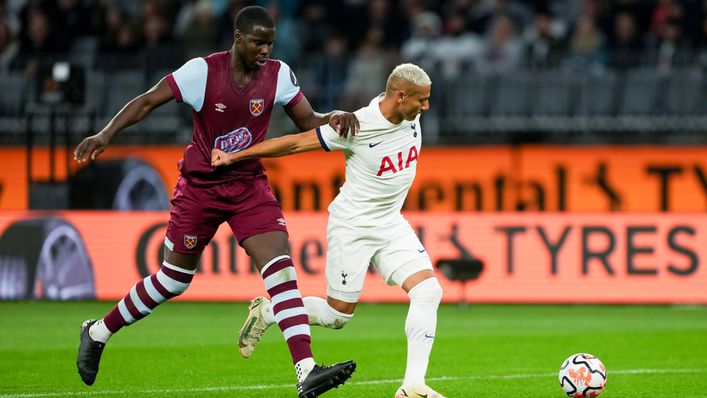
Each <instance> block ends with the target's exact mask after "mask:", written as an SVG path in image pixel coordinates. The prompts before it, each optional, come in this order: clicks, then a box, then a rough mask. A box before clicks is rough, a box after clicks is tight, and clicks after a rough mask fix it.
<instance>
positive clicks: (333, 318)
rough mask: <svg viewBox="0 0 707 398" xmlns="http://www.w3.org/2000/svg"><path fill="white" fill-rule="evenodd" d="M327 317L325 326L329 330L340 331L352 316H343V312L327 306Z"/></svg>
mask: <svg viewBox="0 0 707 398" xmlns="http://www.w3.org/2000/svg"><path fill="white" fill-rule="evenodd" d="M327 311H328V313H329V314H328V315H329V316H328V317H327V320H326V324H325V325H324V326H326V327H327V328H329V329H341V328H343V327H344V326H346V324H347V323H349V321H350V320H351V318H353V314H345V313H343V312H340V311H337V310H336V309H334V308H332V307H331V306H330V305H327Z"/></svg>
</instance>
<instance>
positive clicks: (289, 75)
mask: <svg viewBox="0 0 707 398" xmlns="http://www.w3.org/2000/svg"><path fill="white" fill-rule="evenodd" d="M278 62H280V70H279V71H278V72H277V88H276V89H275V104H279V105H285V106H288V107H292V106H295V105H297V103H298V102H300V100H301V99H302V98H303V97H304V94H302V92H301V91H300V89H299V83H298V82H297V77H295V74H294V72H292V69H290V66H289V65H287V64H286V63H284V62H282V61H278Z"/></svg>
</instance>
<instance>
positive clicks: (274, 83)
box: [167, 51, 303, 186]
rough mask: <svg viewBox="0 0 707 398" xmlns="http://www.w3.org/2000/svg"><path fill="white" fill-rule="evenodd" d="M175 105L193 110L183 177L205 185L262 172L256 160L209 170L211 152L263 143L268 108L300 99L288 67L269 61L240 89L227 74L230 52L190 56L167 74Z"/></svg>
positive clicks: (240, 148) (229, 66)
mask: <svg viewBox="0 0 707 398" xmlns="http://www.w3.org/2000/svg"><path fill="white" fill-rule="evenodd" d="M167 82H168V83H169V86H170V88H171V89H172V92H173V93H174V96H175V98H176V99H177V102H184V103H186V104H189V105H190V106H191V107H192V108H193V119H194V131H193V134H192V139H191V143H190V144H189V146H187V148H186V150H185V151H184V157H183V159H182V160H180V162H179V169H180V172H181V173H182V176H184V178H186V179H187V180H188V181H189V182H190V183H192V184H194V185H201V186H208V185H214V184H218V183H222V182H225V181H229V180H234V179H240V178H248V177H252V176H255V175H259V174H261V173H262V172H263V165H262V163H261V162H260V160H259V159H250V160H246V161H243V162H238V163H234V164H232V165H230V166H227V167H219V168H217V169H215V170H214V169H213V168H212V167H211V150H212V149H213V148H218V149H221V150H223V151H224V152H227V153H233V152H238V151H241V150H243V149H245V148H248V147H250V146H252V145H254V144H256V143H258V142H261V141H263V139H264V138H265V134H266V133H267V130H268V125H269V124H270V115H271V113H272V109H273V106H274V105H276V104H278V105H285V106H290V107H291V106H294V105H296V104H297V103H298V102H299V101H300V100H301V99H302V97H303V95H302V93H301V92H300V89H299V85H298V83H297V79H296V78H295V75H294V73H292V71H291V70H290V67H289V66H288V65H287V64H285V63H284V62H282V61H278V60H273V59H269V60H268V61H267V62H266V64H265V65H264V66H262V67H260V69H259V70H258V71H257V72H256V73H255V76H254V77H253V79H252V80H251V81H250V83H248V85H246V86H244V87H240V86H237V85H236V84H235V82H234V81H233V78H232V75H231V52H230V51H224V52H219V53H215V54H211V55H209V56H207V57H203V58H194V59H192V60H189V61H188V62H187V63H185V64H184V65H183V66H182V67H181V68H179V69H178V70H176V71H174V72H173V73H171V74H169V75H167Z"/></svg>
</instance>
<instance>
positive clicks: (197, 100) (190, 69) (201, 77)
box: [167, 58, 209, 112]
mask: <svg viewBox="0 0 707 398" xmlns="http://www.w3.org/2000/svg"><path fill="white" fill-rule="evenodd" d="M208 74H209V66H208V64H207V63H206V60H204V59H203V58H194V59H191V60H189V61H187V63H185V64H184V65H182V67H181V68H179V69H177V70H176V71H174V72H172V73H170V74H169V75H167V83H169V88H171V89H172V93H173V94H174V97H175V98H176V99H177V102H184V103H187V104H189V105H191V107H192V108H194V110H195V111H197V112H199V111H201V107H202V106H203V105H204V96H205V95H206V78H207V76H208Z"/></svg>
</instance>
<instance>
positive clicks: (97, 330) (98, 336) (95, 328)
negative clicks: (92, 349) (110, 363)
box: [88, 319, 113, 344]
mask: <svg viewBox="0 0 707 398" xmlns="http://www.w3.org/2000/svg"><path fill="white" fill-rule="evenodd" d="M88 335H89V336H90V337H91V338H92V339H93V341H100V342H101V343H104V344H105V343H106V342H108V339H109V338H110V336H112V335H113V333H111V331H110V330H108V328H107V327H106V324H105V323H103V319H101V320H99V321H96V322H95V323H94V324H93V325H91V327H90V328H89V329H88Z"/></svg>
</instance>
